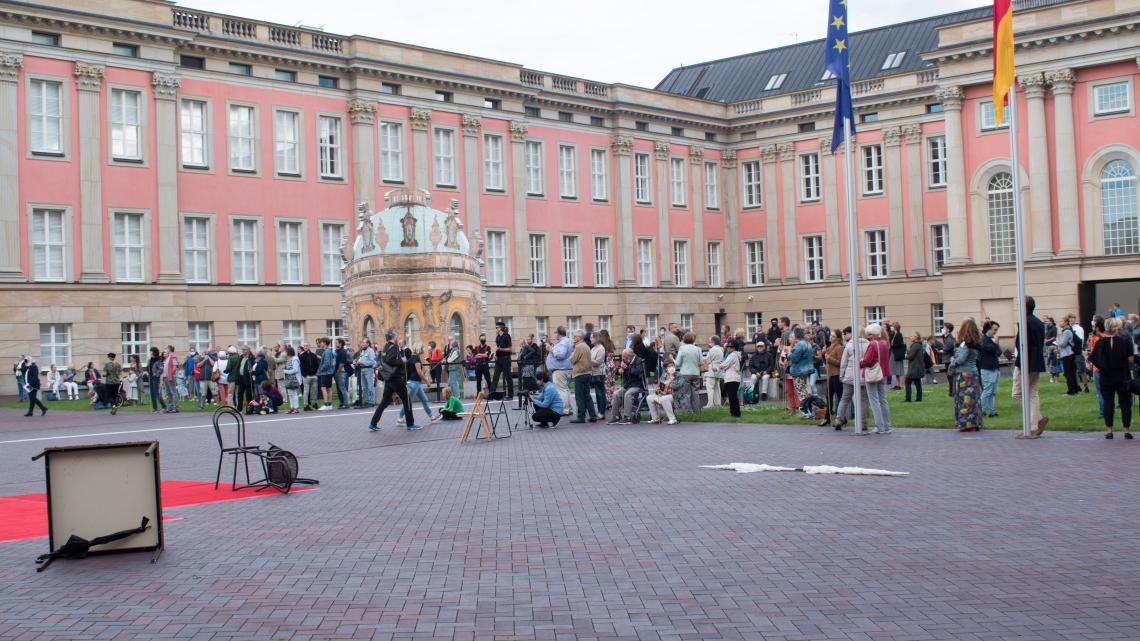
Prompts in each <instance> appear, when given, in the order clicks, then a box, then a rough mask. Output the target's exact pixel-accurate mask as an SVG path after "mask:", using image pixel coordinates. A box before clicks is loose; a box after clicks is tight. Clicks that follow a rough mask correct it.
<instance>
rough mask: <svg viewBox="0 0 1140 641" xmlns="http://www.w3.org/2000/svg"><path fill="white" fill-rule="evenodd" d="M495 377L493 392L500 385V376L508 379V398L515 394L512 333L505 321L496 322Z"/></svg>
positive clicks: (492, 386) (492, 384)
mask: <svg viewBox="0 0 1140 641" xmlns="http://www.w3.org/2000/svg"><path fill="white" fill-rule="evenodd" d="M495 330H496V335H495V377H494V378H493V379H492V380H491V393H492V394H494V393H495V390H496V389H498V387H499V376H503V377H504V378H506V379H507V398H510V397H512V396H514V395H515V383H514V379H513V378H512V377H511V355H512V354H513V353H514V351H513V349H512V342H511V333H510V332H509V331H507V325H506V324H505V323H501V322H500V323H496V324H495Z"/></svg>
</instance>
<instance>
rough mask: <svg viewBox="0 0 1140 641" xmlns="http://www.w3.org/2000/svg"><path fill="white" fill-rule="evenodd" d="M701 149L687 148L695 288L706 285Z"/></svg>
mask: <svg viewBox="0 0 1140 641" xmlns="http://www.w3.org/2000/svg"><path fill="white" fill-rule="evenodd" d="M704 160H705V150H704V148H703V147H698V146H697V145H692V146H690V147H689V206H690V207H692V209H693V268H692V269H691V270H690V271H691V272H692V282H693V285H694V286H696V287H704V286H706V285H708V280H707V278H706V276H707V274H708V269H707V267H708V264H707V263H706V262H705V223H704V211H705V198H704V192H703V190H702V188H701V187H702V185H703V184H704V173H702V170H703V169H704Z"/></svg>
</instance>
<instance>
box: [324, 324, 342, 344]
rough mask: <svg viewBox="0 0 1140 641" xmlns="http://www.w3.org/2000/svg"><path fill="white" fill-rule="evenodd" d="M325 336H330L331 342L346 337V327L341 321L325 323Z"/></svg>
mask: <svg viewBox="0 0 1140 641" xmlns="http://www.w3.org/2000/svg"><path fill="white" fill-rule="evenodd" d="M325 336H328V337H329V340H330V341H336V339H338V338H344V337H345V336H344V326H343V325H342V324H341V322H340V320H339V319H333V320H327V321H325Z"/></svg>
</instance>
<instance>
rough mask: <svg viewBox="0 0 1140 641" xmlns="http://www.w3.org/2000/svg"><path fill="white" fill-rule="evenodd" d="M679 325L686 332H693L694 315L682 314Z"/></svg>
mask: <svg viewBox="0 0 1140 641" xmlns="http://www.w3.org/2000/svg"><path fill="white" fill-rule="evenodd" d="M678 325H680V327H681V329H682V330H684V331H686V332H688V331H692V329H693V315H692V314H681V322H680V323H678Z"/></svg>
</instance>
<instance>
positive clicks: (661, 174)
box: [653, 141, 673, 287]
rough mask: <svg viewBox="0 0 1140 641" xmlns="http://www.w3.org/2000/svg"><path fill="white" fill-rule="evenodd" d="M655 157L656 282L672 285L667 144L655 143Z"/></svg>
mask: <svg viewBox="0 0 1140 641" xmlns="http://www.w3.org/2000/svg"><path fill="white" fill-rule="evenodd" d="M653 150H654V152H655V154H656V157H657V259H658V260H657V264H658V267H657V282H658V283H661V286H662V287H664V286H667V285H672V284H673V263H672V261H671V260H670V257H671V256H672V253H673V240H672V239H671V238H670V237H669V204H670V203H669V179H670V175H669V143H667V142H661V141H658V142H655V143H653Z"/></svg>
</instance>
